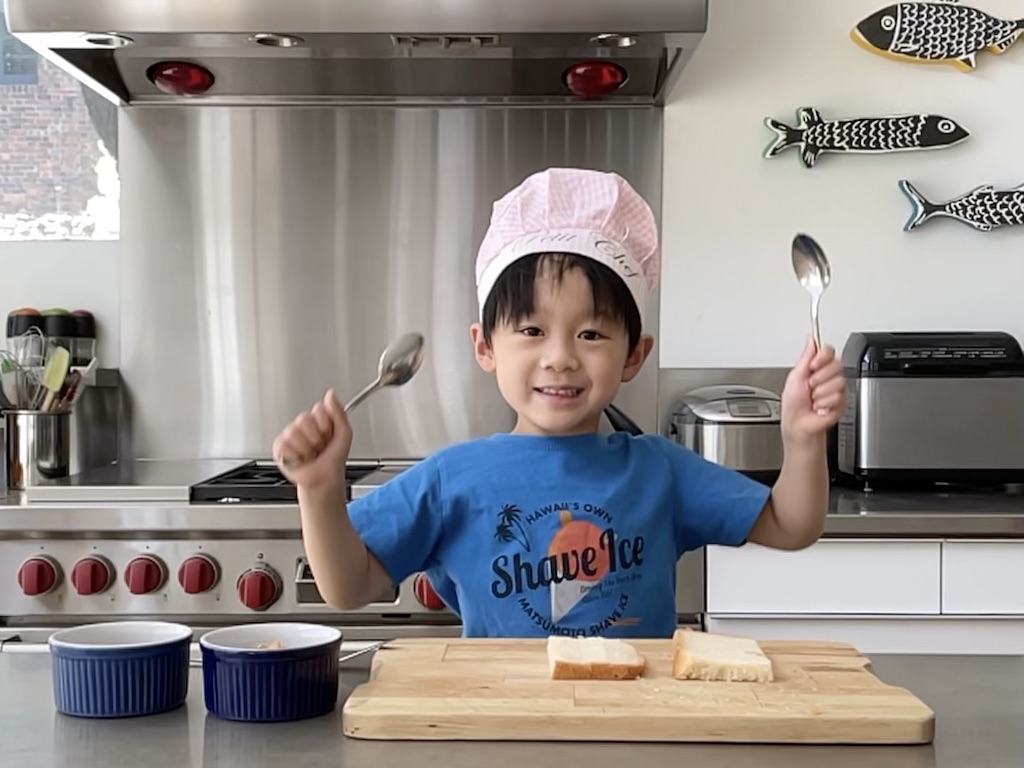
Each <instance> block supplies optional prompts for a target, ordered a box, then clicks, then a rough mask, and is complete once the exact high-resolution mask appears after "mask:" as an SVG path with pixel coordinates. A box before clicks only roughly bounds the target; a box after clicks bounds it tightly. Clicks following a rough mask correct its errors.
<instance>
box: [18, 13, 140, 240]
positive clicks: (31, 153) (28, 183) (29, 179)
mask: <svg viewBox="0 0 1024 768" xmlns="http://www.w3.org/2000/svg"><path fill="white" fill-rule="evenodd" d="M0 59H2V67H0V240H116V239H118V236H119V232H120V216H119V213H120V206H119V193H120V182H119V179H118V174H117V108H116V107H115V106H114V105H113V104H110V103H109V102H107V101H106V100H104V99H103V98H102V97H100V96H98V95H96V94H94V93H92V92H91V91H88V90H87V89H85V88H84V87H83V86H82V84H81V83H79V82H78V81H77V80H75V79H74V78H73V77H71V76H70V75H68V74H66V73H65V72H64V71H63V70H61V69H60V68H58V67H57V66H55V65H53V64H51V63H50V62H49V61H47V60H46V59H44V58H42V57H41V56H39V55H38V54H37V53H36V52H35V51H33V50H32V49H31V48H29V47H28V46H26V45H25V44H24V43H22V42H21V41H20V40H18V39H17V38H15V37H14V36H13V35H11V34H10V33H9V32H8V31H7V20H6V19H5V18H4V14H3V7H2V5H0Z"/></svg>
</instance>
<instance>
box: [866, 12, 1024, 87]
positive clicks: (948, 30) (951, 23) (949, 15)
mask: <svg viewBox="0 0 1024 768" xmlns="http://www.w3.org/2000/svg"><path fill="white" fill-rule="evenodd" d="M1021 35H1024V19H1015V20H1006V19H1000V18H997V17H995V16H992V15H990V14H988V13H985V12H984V11H980V10H978V9H977V8H972V7H970V6H968V5H960V4H959V3H955V2H915V3H894V4H892V5H888V6H886V7H885V8H882V9H881V10H879V11H876V12H875V13H873V14H871V15H870V16H868V17H867V18H865V19H863V20H861V22H860V23H859V24H857V26H856V27H854V28H853V30H852V31H851V32H850V37H851V38H853V41H854V42H855V43H857V45H859V46H861V47H862V48H865V49H867V50H868V51H870V52H871V53H874V54H877V55H879V56H885V57H887V58H891V59H896V60H899V61H910V62H913V63H917V64H952V65H953V66H955V67H956V68H957V69H959V70H960V71H962V72H971V71H972V70H973V69H974V68H975V67H976V66H977V58H978V54H979V53H981V52H982V51H984V50H988V51H990V52H992V53H1005V52H1006V51H1007V50H1008V49H1009V48H1010V46H1012V45H1013V44H1014V43H1015V42H1017V40H1019V39H1020V37H1021Z"/></svg>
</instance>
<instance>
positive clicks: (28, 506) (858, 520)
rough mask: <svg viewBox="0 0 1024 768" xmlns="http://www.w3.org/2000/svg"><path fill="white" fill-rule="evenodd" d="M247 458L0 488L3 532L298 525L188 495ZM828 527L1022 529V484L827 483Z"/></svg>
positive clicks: (959, 531)
mask: <svg viewBox="0 0 1024 768" xmlns="http://www.w3.org/2000/svg"><path fill="white" fill-rule="evenodd" d="M244 463H247V462H246V461H244V460H241V459H238V460H234V459H218V460H207V461H138V462H127V463H125V464H123V465H110V466H105V467H100V468H98V469H95V470H91V471H89V472H85V473H83V474H81V475H76V476H73V477H70V478H66V479H64V480H60V481H54V482H53V483H48V484H46V485H42V486H38V487H35V488H31V489H29V490H28V491H27V492H20V493H19V492H12V493H9V494H8V495H7V496H6V497H4V496H3V495H0V537H3V536H5V535H7V536H17V535H19V534H23V533H24V532H35V531H47V530H49V531H52V530H61V531H68V532H71V531H76V530H83V531H90V532H104V531H123V530H125V529H131V530H134V531H167V530H182V529H187V530H191V531H200V532H201V531H214V532H215V531H218V530H234V529H237V527H238V526H239V525H242V526H244V527H246V528H251V529H260V530H267V531H291V532H296V531H298V529H299V510H298V506H297V505H295V504H280V503H270V504H251V503H235V504H217V503H208V504H193V503H190V502H189V487H190V486H191V485H193V484H195V483H198V482H200V481H202V480H205V479H209V478H210V477H213V476H215V475H218V474H220V473H222V472H225V471H227V470H228V469H231V468H233V467H236V466H239V465H241V464H244ZM402 468H403V467H402V466H401V465H400V464H396V465H395V466H393V467H392V466H388V467H383V468H378V469H377V470H376V471H372V472H371V473H370V474H369V475H367V476H365V477H363V478H361V479H360V480H359V481H357V482H356V483H355V484H354V485H353V491H352V493H353V496H360V495H363V494H365V493H367V492H368V491H369V490H370V489H372V488H374V487H376V486H378V485H380V484H381V483H384V482H386V481H387V480H388V479H389V478H391V477H393V476H394V474H396V473H397V472H401V471H402ZM825 535H826V536H829V537H843V536H848V537H951V538H955V537H975V538H989V537H991V538H1000V537H1002V538H1024V489H1021V488H1019V487H1014V488H1011V489H1009V490H1006V491H1004V492H999V493H996V492H993V493H981V492H971V493H968V492H956V491H951V492H933V493H925V492H904V493H894V492H889V491H874V492H868V493H865V492H861V491H856V490H850V489H847V488H841V487H834V488H833V489H832V493H831V498H830V500H829V510H828V517H827V518H826V523H825Z"/></svg>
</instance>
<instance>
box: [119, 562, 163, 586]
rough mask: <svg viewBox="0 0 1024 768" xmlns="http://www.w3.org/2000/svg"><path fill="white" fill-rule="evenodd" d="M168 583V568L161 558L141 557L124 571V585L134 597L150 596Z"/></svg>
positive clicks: (129, 564)
mask: <svg viewBox="0 0 1024 768" xmlns="http://www.w3.org/2000/svg"><path fill="white" fill-rule="evenodd" d="M165 581H167V566H166V565H164V563H163V561H162V560H161V559H160V558H159V557H154V556H153V555H139V556H138V557H136V558H134V559H133V560H132V561H131V562H130V563H128V565H127V567H126V568H125V569H124V583H125V584H127V585H128V591H129V592H131V593H132V594H133V595H149V594H152V593H153V592H156V591H157V590H158V589H160V587H162V586H163V585H164V582H165Z"/></svg>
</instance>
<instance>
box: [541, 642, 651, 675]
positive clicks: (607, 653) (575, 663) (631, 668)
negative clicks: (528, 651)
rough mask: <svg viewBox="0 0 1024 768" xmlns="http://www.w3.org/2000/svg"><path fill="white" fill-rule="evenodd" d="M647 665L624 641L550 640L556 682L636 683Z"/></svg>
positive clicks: (550, 661)
mask: <svg viewBox="0 0 1024 768" xmlns="http://www.w3.org/2000/svg"><path fill="white" fill-rule="evenodd" d="M646 665H647V662H646V660H645V659H644V657H643V656H641V655H640V654H639V653H637V652H636V649H635V648H634V647H633V646H632V645H630V644H629V643H627V642H625V641H623V640H613V639H609V638H606V637H560V636H556V635H552V636H551V637H549V638H548V667H549V668H550V670H551V679H552V680H634V679H636V678H638V677H640V675H642V674H643V671H644V667H646Z"/></svg>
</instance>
